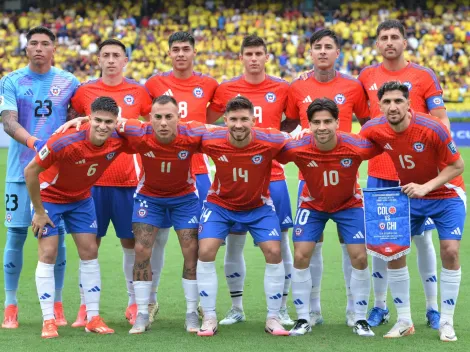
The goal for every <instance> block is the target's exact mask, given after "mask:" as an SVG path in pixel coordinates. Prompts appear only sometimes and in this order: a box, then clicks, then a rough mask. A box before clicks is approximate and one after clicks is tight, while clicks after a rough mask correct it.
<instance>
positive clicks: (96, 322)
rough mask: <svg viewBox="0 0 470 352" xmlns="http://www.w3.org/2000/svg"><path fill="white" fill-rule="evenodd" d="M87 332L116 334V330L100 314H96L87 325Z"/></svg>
mask: <svg viewBox="0 0 470 352" xmlns="http://www.w3.org/2000/svg"><path fill="white" fill-rule="evenodd" d="M85 331H86V332H96V333H97V334H100V335H106V334H114V330H113V329H110V328H109V327H108V325H106V324H105V322H104V321H103V319H102V318H101V317H100V316H99V315H95V316H94V317H93V318H91V320H90V321H89V322H88V323H87V324H86V326H85Z"/></svg>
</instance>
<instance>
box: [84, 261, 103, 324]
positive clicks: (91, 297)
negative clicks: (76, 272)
mask: <svg viewBox="0 0 470 352" xmlns="http://www.w3.org/2000/svg"><path fill="white" fill-rule="evenodd" d="M80 263H81V275H80V276H81V278H82V286H83V293H84V295H85V304H86V316H87V320H88V321H90V320H91V319H92V318H93V317H94V316H96V315H99V312H100V296H101V273H100V263H99V262H98V259H92V260H80Z"/></svg>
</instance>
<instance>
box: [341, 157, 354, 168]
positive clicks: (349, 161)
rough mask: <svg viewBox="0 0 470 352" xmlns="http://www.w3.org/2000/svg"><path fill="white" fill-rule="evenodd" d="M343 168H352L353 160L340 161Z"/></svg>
mask: <svg viewBox="0 0 470 352" xmlns="http://www.w3.org/2000/svg"><path fill="white" fill-rule="evenodd" d="M340 164H341V166H342V167H350V166H351V165H352V159H349V158H346V159H342V160H341V161H340Z"/></svg>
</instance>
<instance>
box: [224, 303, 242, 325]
mask: <svg viewBox="0 0 470 352" xmlns="http://www.w3.org/2000/svg"><path fill="white" fill-rule="evenodd" d="M242 321H246V318H245V313H244V312H243V311H242V310H240V309H238V308H235V307H232V308H230V310H229V311H228V312H227V315H225V318H223V319H222V320H221V321H220V322H219V324H220V325H232V324H235V323H238V322H242Z"/></svg>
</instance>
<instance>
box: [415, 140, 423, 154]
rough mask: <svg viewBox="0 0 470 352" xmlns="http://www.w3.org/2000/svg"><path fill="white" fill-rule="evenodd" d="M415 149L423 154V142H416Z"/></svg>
mask: <svg viewBox="0 0 470 352" xmlns="http://www.w3.org/2000/svg"><path fill="white" fill-rule="evenodd" d="M413 149H414V150H415V151H416V152H418V153H421V152H422V151H424V144H423V143H421V142H416V143H415V144H413Z"/></svg>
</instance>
